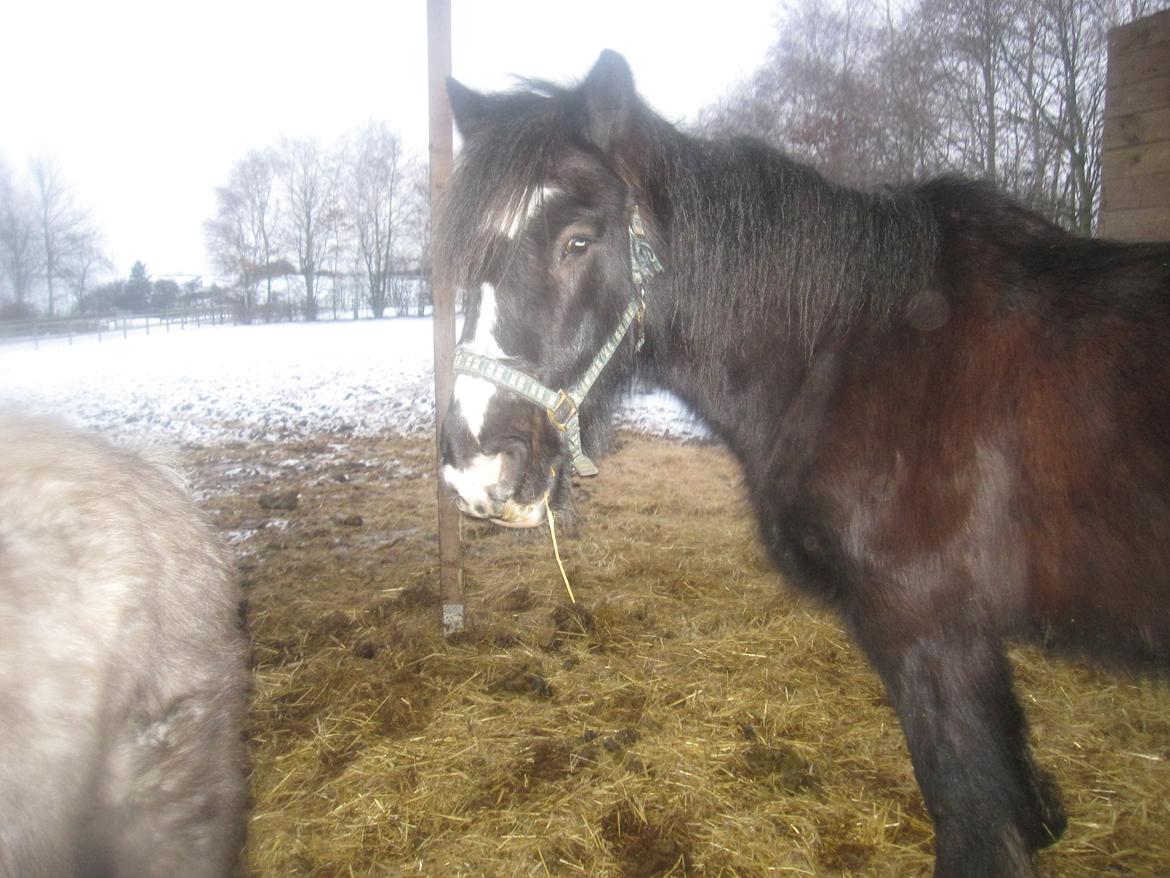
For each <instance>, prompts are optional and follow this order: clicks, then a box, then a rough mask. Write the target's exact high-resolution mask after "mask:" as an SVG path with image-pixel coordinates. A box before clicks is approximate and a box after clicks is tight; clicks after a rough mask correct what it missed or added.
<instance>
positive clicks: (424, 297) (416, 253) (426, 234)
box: [406, 162, 431, 317]
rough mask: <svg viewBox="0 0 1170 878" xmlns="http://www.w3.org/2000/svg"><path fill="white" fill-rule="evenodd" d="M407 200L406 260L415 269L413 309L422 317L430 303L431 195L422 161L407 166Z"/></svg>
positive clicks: (427, 176)
mask: <svg viewBox="0 0 1170 878" xmlns="http://www.w3.org/2000/svg"><path fill="white" fill-rule="evenodd" d="M407 198H408V209H407V214H406V240H407V242H408V243H407V248H408V250H409V254H410V255H409V257H408V259H409V261H410V262H413V264H414V265H415V266H417V268H418V287H417V289H416V291H415V308H416V313H417V314H418V316H419V317H422V316H423V315H424V314H425V313H426V308H427V305H429V304H430V303H431V195H430V180H429V169H428V168H427V166H426V165H425V164H423V163H422V162H413V163H412V164H411V173H410V185H409V187H408V189H407Z"/></svg>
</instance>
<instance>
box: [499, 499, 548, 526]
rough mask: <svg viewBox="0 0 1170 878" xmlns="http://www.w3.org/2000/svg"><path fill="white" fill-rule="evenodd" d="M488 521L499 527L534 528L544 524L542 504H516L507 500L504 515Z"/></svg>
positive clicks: (541, 502)
mask: <svg viewBox="0 0 1170 878" xmlns="http://www.w3.org/2000/svg"><path fill="white" fill-rule="evenodd" d="M489 520H490V521H491V522H492V524H498V525H500V526H501V527H536V526H538V525H540V524H542V523H543V522H544V503H543V501H540V502H536V503H517V502H515V501H514V500H509V501H508V503H507V504H506V505H505V506H504V514H503V515H501V516H500V517H499V518H492V519H489Z"/></svg>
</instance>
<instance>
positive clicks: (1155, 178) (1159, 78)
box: [1098, 9, 1170, 241]
mask: <svg viewBox="0 0 1170 878" xmlns="http://www.w3.org/2000/svg"><path fill="white" fill-rule="evenodd" d="M1098 234H1100V235H1101V237H1103V238H1126V239H1129V240H1135V241H1153V240H1170V9H1167V10H1165V11H1164V12H1159V13H1156V14H1155V15H1150V16H1148V17H1146V18H1142V19H1139V20H1138V21H1135V22H1132V23H1130V24H1127V25H1125V26H1124V27H1119V28H1115V29H1114V30H1113V31H1111V32H1110V34H1109V68H1108V78H1107V80H1106V92H1105V130H1104V135H1103V140H1102V144H1101V214H1100V220H1099V223H1098Z"/></svg>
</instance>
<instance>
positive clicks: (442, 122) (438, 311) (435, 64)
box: [427, 0, 464, 636]
mask: <svg viewBox="0 0 1170 878" xmlns="http://www.w3.org/2000/svg"><path fill="white" fill-rule="evenodd" d="M450 75H451V0H427V88H428V104H429V107H430V117H431V127H430V170H431V191H430V195H431V218H432V222H433V221H434V218H435V217H436V216H437V214H438V210H437V208H438V204H439V199H440V198H441V196H442V194H443V191H444V190H445V189H446V187H447V182H448V180H449V179H450V177H451V164H452V153H453V150H454V145H453V138H452V131H451V105H450V104H449V103H448V101H447V77H448V76H450ZM442 274H443V273H442V272H437V271H435V270H434V268H433V266H432V269H431V301H432V305H433V307H432V312H433V326H434V345H435V453H436V461H435V474H436V479H435V484H436V490H437V491H438V497H439V604H440V606H441V608H442V624H443V634H445V635H447V636H450V635H451V634H454V633H455V632H457V631H462V630H463V616H464V602H463V546H462V544H461V543H460V532H459V531H460V519H459V510H458V509H457V508H456V506H455V499H454V497H452V495H451V492H450V491H448V490H446V488H445V487H444V485H443V480H442V478H441V477H440V476H439V474H440V472H441V469H442V452H441V449H440V446H439V437H440V436H441V435H442V430H443V419H444V418H445V417H446V416H447V407H448V406H449V405H450V403H451V391H452V388H453V386H454V383H455V368H454V363H455V291H454V289H452V288H451V286H450V284H448V283H447V282H445V281H442V280H441V277H442Z"/></svg>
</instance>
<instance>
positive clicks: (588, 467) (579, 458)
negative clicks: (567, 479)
mask: <svg viewBox="0 0 1170 878" xmlns="http://www.w3.org/2000/svg"><path fill="white" fill-rule="evenodd" d="M629 230H630V277H631V279H632V280H633V282H634V289H635V291H636V292H637V296H635V297H634V299H633V300H632V301H631V302H630V304H629V305H627V306H626V310H625V311H624V312H622V316H621V319H620V320H619V321H618V325H617V328H615V329H614V331H613V332H611V333H610V334H609V338H607V339H606V340H605V343H604V344H603V345H602V346H601V349H600V350H599V351H598V352H597V355H596V356H594V358H593V362H592V363H590V364H589V368H588V369H586V370H585V374H584V375H582V376H581V380H580V381H578V382H577V383H576V384H574V385H573V386H572V387H570V388H568V389H565V390H552V389H550V388H548V387H546V386H545V385H543V384H541V383H540V382H539V381H537V380H536V379H535V378H533V377H532V376H531V375H526V374H525V373H523V372H521V371H520V370H519V369H513V368H512V367H511V366H508V365H506V364H505V363H504V362H503V361H501V360H498V359H496V358H494V357H485V356H484V355H483V354H476V353H472V352H471V351H469V350H467V349H466V348H464V347H463V345H459V346H458V347H457V348H455V372H456V373H457V374H460V375H473V376H475V377H477V378H484V379H486V380H488V381H490V382H492V383H493V384H495V385H496V386H498V387H502V388H504V389H505V390H510V391H512V392H513V393H515V394H518V395H520V396H522V397H524V398H525V399H527V400H529V401H530V402H533V403H536V405H538V406H540V407H541V408H543V409H544V410H545V411H546V412H547V413H548V419H549V420H550V421H552V424H553V426H554V427H556V428H557V429H558V430H560V431H561V432H562V433H564V434H565V443H566V444H567V445H568V446H569V454H570V455H571V459H572V467H573V470H574V472H576V473H577V475H579V476H595V475H597V472H598V470H597V465H596V464H594V463H593V461H591V460H590V459H589V458H588V457H587V456H586V454H585V451H584V449H583V448H582V447H581V421H580V415H579V411H578V410H579V409H580V407H581V403H583V402H584V401H585V395H586V394H587V393H589V388H591V387H592V386H593V382H594V381H596V380H597V376H598V375H600V374H601V370H602V369H604V368H605V364H606V363H608V362H609V361H610V358H611V357H613V355H614V352H615V351H616V350H617V349H618V345H619V344H621V341H622V339H623V338H624V337H625V335H626V333H627V332H628V331H629V329H630V326H631V325H633V323H634V321H635V320H637V321H638V328H639V335H638V342H637V349H638V350H641V349H642V342H643V335H642V333H644V332H645V328H644V325H643V320H644V318H645V314H646V279H647V278H650V277H653V276H654V275H656V274H658V273H659V272H661V271H662V270H663V268H662V263H661V262H660V261H659V259H658V256H657V255H655V253H654V248H653V247H651V246H650V242H649V241H647V240H646V231H645V229H644V228H643V227H642V216H641V214H639V213H638V206H637V205H636V204H635V205H634V211H633V213H632V214H631V215H630V225H629Z"/></svg>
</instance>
